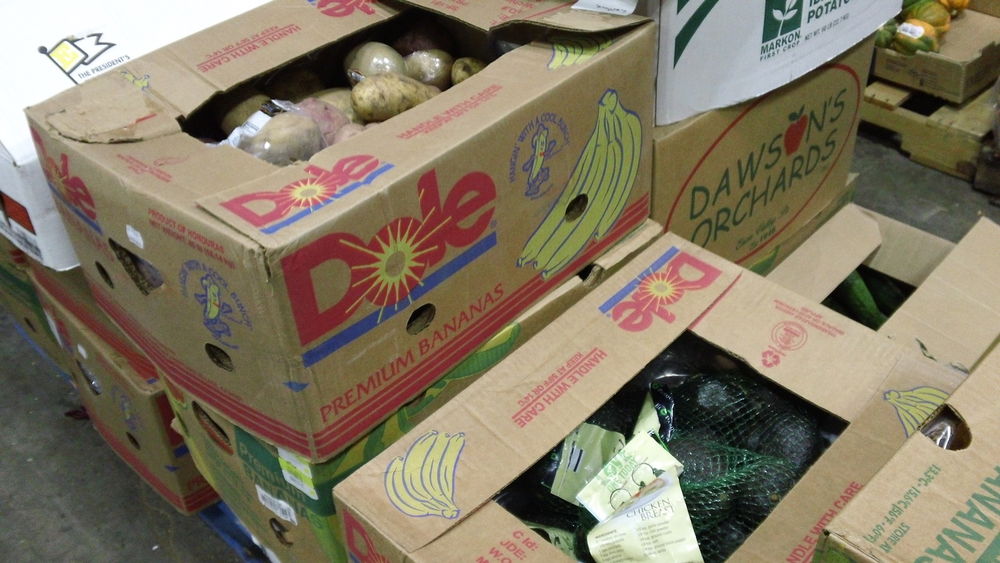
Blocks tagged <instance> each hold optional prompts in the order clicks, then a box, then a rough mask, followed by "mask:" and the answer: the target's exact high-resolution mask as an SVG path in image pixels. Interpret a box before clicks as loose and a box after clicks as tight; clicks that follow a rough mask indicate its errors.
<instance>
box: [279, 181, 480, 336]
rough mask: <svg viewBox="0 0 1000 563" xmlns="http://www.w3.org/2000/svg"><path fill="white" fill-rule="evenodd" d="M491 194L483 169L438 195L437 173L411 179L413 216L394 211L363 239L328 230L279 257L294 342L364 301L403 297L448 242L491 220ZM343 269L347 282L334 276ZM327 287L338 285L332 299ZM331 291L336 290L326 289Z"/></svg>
mask: <svg viewBox="0 0 1000 563" xmlns="http://www.w3.org/2000/svg"><path fill="white" fill-rule="evenodd" d="M496 196H497V192H496V185H495V184H494V182H493V179H492V178H490V176H489V175H488V174H486V173H484V172H470V173H468V174H466V175H465V176H463V177H462V178H460V179H459V180H458V181H457V182H456V183H455V185H454V187H452V189H451V191H450V192H449V193H448V195H447V198H445V199H444V200H443V201H442V196H441V190H440V188H439V186H438V180H437V174H436V172H435V171H434V170H430V171H429V172H426V173H424V174H423V176H421V177H420V179H419V180H418V181H417V200H418V202H419V206H420V217H398V218H396V219H393V220H391V221H389V222H388V223H386V224H385V225H384V226H383V227H382V228H380V229H379V230H378V231H377V232H376V233H375V234H374V235H373V236H372V237H371V238H370V239H368V240H367V241H366V240H363V239H362V238H361V237H359V236H358V235H356V234H354V233H350V232H333V233H330V234H327V235H324V236H321V237H319V238H318V239H316V240H314V241H312V242H310V243H309V244H306V245H305V246H303V247H302V248H300V249H298V250H296V251H295V252H294V253H292V254H290V255H288V256H286V257H284V258H283V259H282V260H281V268H282V271H283V272H284V275H285V285H286V288H287V291H288V299H289V302H290V304H291V308H292V314H293V317H294V319H295V325H296V328H297V330H298V333H299V340H300V342H301V344H302V345H307V344H309V343H310V342H313V341H314V340H316V339H317V338H319V337H320V336H323V335H324V334H326V333H328V332H329V331H331V330H333V329H334V328H336V327H338V326H339V325H340V324H342V323H343V322H344V321H346V320H347V319H349V318H350V317H351V316H352V315H353V314H354V313H355V312H356V311H357V310H358V308H359V307H361V306H362V305H363V304H364V303H365V302H367V303H371V304H373V305H375V306H378V307H381V308H388V307H391V306H393V305H395V304H397V303H400V302H401V301H403V300H405V299H407V297H408V296H409V295H410V292H411V291H412V290H413V289H414V288H415V287H417V286H418V285H420V284H421V283H422V282H423V279H424V274H425V273H427V271H428V269H430V268H431V267H432V266H434V265H435V264H437V263H438V262H440V261H441V260H442V259H443V258H444V256H445V252H446V250H447V249H448V247H452V248H464V247H467V246H470V245H472V244H473V243H474V242H476V241H478V240H479V239H480V238H481V237H482V236H483V235H484V234H485V233H486V231H487V229H488V228H489V227H490V225H491V222H492V220H493V213H494V202H495V200H496ZM338 262H339V263H340V264H341V265H342V266H346V267H347V272H348V274H349V276H350V278H349V280H343V279H338V278H341V277H342V273H343V272H344V269H343V268H338V267H337V263H338ZM330 288H344V289H342V291H343V295H342V296H341V297H340V299H339V300H337V301H336V302H335V303H333V304H330V305H323V304H326V303H329V302H330V301H331V299H330V298H329V294H330V292H331V289H330ZM334 291H336V290H334Z"/></svg>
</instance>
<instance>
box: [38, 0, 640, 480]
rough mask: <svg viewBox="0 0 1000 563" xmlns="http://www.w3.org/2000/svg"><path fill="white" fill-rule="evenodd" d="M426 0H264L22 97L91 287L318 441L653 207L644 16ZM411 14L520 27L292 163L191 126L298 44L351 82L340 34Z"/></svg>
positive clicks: (375, 416)
mask: <svg viewBox="0 0 1000 563" xmlns="http://www.w3.org/2000/svg"><path fill="white" fill-rule="evenodd" d="M438 4H439V3H437V2H430V1H427V2H408V3H407V6H406V7H405V10H404V8H402V7H400V5H399V4H396V3H392V4H389V3H374V2H345V1H332V0H331V1H324V2H319V3H316V4H315V5H313V4H309V3H305V2H301V1H299V0H276V1H274V2H271V3H268V4H266V5H264V6H261V7H259V8H257V9H255V10H253V11H250V12H248V13H247V14H244V15H241V16H239V17H236V18H233V19H231V20H228V21H226V22H224V23H222V24H219V25H218V26H215V27H212V28H210V29H208V30H206V31H205V32H202V33H196V34H194V35H192V36H190V37H188V38H186V39H184V40H181V41H178V42H176V43H173V44H171V45H169V46H168V47H165V48H163V49H160V50H157V51H154V52H152V53H150V54H149V55H147V56H144V57H141V58H137V59H135V60H132V61H129V62H128V63H126V64H125V65H124V66H123V67H122V69H121V72H117V73H114V74H112V75H108V76H106V77H105V76H101V77H98V78H96V79H93V80H90V81H88V82H85V83H83V84H81V85H79V86H77V87H75V88H73V89H71V90H69V91H67V92H65V93H63V94H60V95H58V96H56V97H53V98H51V99H49V100H47V101H45V102H43V103H41V104H39V105H36V106H33V107H31V108H29V109H28V110H27V114H28V118H29V121H30V124H31V128H32V132H33V133H32V134H33V135H34V138H35V139H36V143H37V150H38V153H39V158H40V159H41V160H42V161H43V162H44V163H46V164H45V170H46V171H47V174H48V176H47V178H48V181H49V182H50V184H51V186H52V189H53V190H55V191H57V192H58V193H60V194H62V196H63V197H60V198H59V202H60V207H59V209H60V211H61V212H62V214H63V217H64V219H65V221H66V223H67V226H68V230H69V232H70V236H71V238H72V240H73V243H74V245H75V246H76V247H77V250H78V254H79V255H80V257H81V258H80V260H81V268H82V269H83V271H84V273H85V275H86V276H87V279H88V281H89V282H90V283H91V285H92V288H93V293H94V298H95V300H96V301H97V302H98V303H99V305H100V306H101V307H102V308H103V309H104V310H105V311H106V312H107V313H108V314H109V316H110V317H111V318H112V319H113V320H114V321H115V323H116V324H118V325H119V326H120V327H121V328H122V329H123V331H124V332H125V333H126V334H127V335H128V336H129V337H130V338H131V339H133V340H134V341H135V342H136V343H137V344H138V345H139V347H140V348H141V349H142V350H143V351H144V352H145V353H146V354H147V355H148V356H149V357H150V358H151V359H152V360H153V361H155V362H156V363H157V364H158V365H160V366H161V367H162V368H163V370H164V372H165V374H166V377H168V378H170V379H171V381H172V382H174V383H176V384H177V386H178V387H179V388H181V389H183V390H184V391H185V392H187V393H189V394H191V395H192V396H194V397H197V398H198V399H200V400H202V401H203V402H205V403H206V404H208V405H210V406H212V407H214V408H215V409H217V410H218V411H219V412H220V413H222V414H224V415H225V416H227V417H230V418H231V419H232V420H233V421H234V422H235V423H237V424H239V425H240V426H241V427H242V428H244V429H246V430H247V431H249V432H252V433H253V434H254V435H256V436H259V437H261V438H263V439H264V440H266V441H268V442H269V443H272V444H274V445H280V446H282V447H284V448H287V449H288V450H289V451H293V452H296V453H298V454H300V455H303V456H305V457H307V458H309V459H310V460H312V461H322V460H325V459H329V458H330V457H331V456H332V455H334V454H336V453H337V452H338V451H341V450H342V449H343V448H345V447H346V446H347V445H349V444H350V443H351V442H353V441H355V440H356V439H357V438H358V437H360V436H362V435H364V433H365V432H366V431H368V430H370V429H371V428H373V427H374V426H375V425H376V424H377V423H378V422H379V421H381V420H383V419H384V418H385V417H387V416H388V415H389V414H390V413H392V412H395V411H396V410H398V409H399V408H400V407H401V406H402V405H403V404H404V403H405V402H406V401H407V400H409V399H410V398H412V397H414V396H415V395H417V394H418V393H419V392H420V391H422V390H423V389H425V388H426V387H428V386H429V385H430V384H431V383H433V382H434V381H435V380H436V379H437V378H439V377H440V376H441V375H443V374H444V373H446V372H447V371H448V369H450V368H451V367H453V366H454V365H455V364H457V363H458V362H459V361H460V360H461V359H462V358H464V357H465V356H467V355H468V354H469V353H471V352H472V351H473V350H475V349H476V348H477V347H478V346H479V345H480V344H482V343H483V342H484V341H485V340H486V339H487V338H489V336H491V335H492V334H494V333H496V332H497V331H499V330H500V329H501V328H502V327H504V326H506V325H507V324H509V322H510V321H511V320H513V319H514V318H515V317H516V316H517V315H518V314H519V313H520V312H521V311H523V310H525V308H527V307H528V306H529V305H530V304H531V303H533V302H535V301H537V300H538V299H539V298H540V297H541V296H542V295H544V294H545V293H546V292H548V291H551V290H552V289H553V288H555V287H558V285H559V284H560V283H562V282H563V281H564V280H566V279H568V278H569V276H572V275H574V274H575V273H576V272H577V271H578V270H579V269H580V268H581V267H583V266H584V265H586V264H588V263H590V262H591V261H592V260H593V259H594V258H595V257H596V256H598V255H599V254H601V253H602V252H604V251H605V250H607V248H608V247H609V246H610V245H611V244H613V243H614V242H615V241H617V240H619V239H621V238H622V237H623V236H624V235H625V234H627V233H628V232H630V231H632V230H634V229H635V228H637V227H638V226H639V225H640V224H641V223H642V222H643V221H644V220H645V219H646V218H647V217H648V215H649V186H650V181H651V170H652V158H651V151H650V148H651V146H652V145H651V138H652V130H651V129H652V127H651V126H652V122H653V118H652V111H653V76H654V62H653V57H652V56H651V54H652V52H653V50H654V43H655V28H654V26H653V25H652V24H648V23H647V20H645V19H643V18H640V17H622V18H607V17H601V16H597V15H594V14H590V13H587V12H578V11H574V10H572V9H571V7H570V6H569V5H567V4H566V3H565V2H555V1H546V2H532V3H515V4H511V3H505V2H503V3H498V2H490V3H477V4H474V5H472V4H470V5H465V4H462V5H459V4H447V5H445V6H443V7H436V6H437V5H438ZM411 5H412V6H411ZM400 10H404V11H400ZM425 12H426V13H427V14H429V15H431V16H433V17H435V18H439V19H440V21H441V22H442V25H445V26H447V28H448V29H449V30H451V31H452V33H453V36H454V37H455V38H456V41H457V43H459V45H460V47H461V49H462V51H463V52H465V53H474V54H479V55H480V56H481V57H487V55H489V54H490V53H492V52H493V51H491V49H492V47H491V44H490V42H489V41H488V39H490V40H491V39H493V38H494V37H496V38H498V39H503V42H501V43H496V44H498V45H504V46H506V48H509V47H510V46H512V45H521V46H520V47H517V48H514V49H513V50H510V51H509V52H507V53H506V54H503V55H502V56H499V57H498V58H496V59H495V60H492V62H491V63H490V64H489V66H487V67H486V68H485V69H484V70H482V71H481V72H480V73H478V74H476V75H475V76H473V77H472V78H471V79H469V80H466V81H464V82H462V83H460V84H458V85H456V86H454V87H452V88H450V89H448V90H446V91H444V92H442V93H441V94H439V95H437V96H435V97H434V98H432V99H430V100H429V101H427V102H424V103H423V104H421V105H420V106H418V107H416V108H412V109H411V110H409V111H407V112H404V113H403V114H401V115H398V116H396V117H395V118H392V119H390V120H388V121H385V122H382V123H379V124H378V125H376V126H375V127H373V128H371V129H369V130H366V131H365V132H364V133H363V134H361V135H358V136H356V137H354V138H351V139H349V140H348V141H345V142H342V143H338V144H335V145H332V146H330V147H328V148H326V149H325V150H322V151H320V152H319V153H317V154H316V155H314V156H313V157H312V158H311V159H310V160H309V161H308V162H300V163H296V164H292V165H289V166H284V167H278V166H274V165H271V164H269V163H267V162H264V161H263V160H259V159H256V158H254V157H253V156H251V155H250V154H248V153H245V152H243V151H240V150H236V149H233V148H232V147H229V146H224V147H220V146H214V145H213V144H210V143H206V142H204V141H203V140H202V139H201V138H200V137H196V135H195V134H193V133H190V132H189V131H194V130H195V129H198V130H199V131H201V130H202V129H201V128H203V127H207V129H212V128H213V127H214V128H216V129H217V128H218V125H217V124H215V122H214V121H213V119H212V118H211V116H208V114H209V113H211V111H210V107H211V104H212V102H213V99H214V98H216V97H217V96H219V95H220V93H223V92H227V91H231V90H233V89H234V88H235V87H236V86H238V85H246V84H249V83H252V82H253V81H255V80H263V78H261V77H270V74H268V73H272V74H273V72H272V71H275V70H276V69H279V68H280V70H284V69H285V68H286V66H287V65H289V64H292V63H294V64H296V65H298V64H303V65H313V66H312V67H311V68H314V69H316V70H315V72H317V73H321V74H323V75H324V77H326V80H327V81H328V82H327V83H326V84H331V85H332V84H344V83H346V82H345V81H346V79H345V78H341V74H342V71H341V67H342V59H343V54H344V52H345V51H347V49H348V48H350V47H353V46H355V45H357V44H359V43H361V42H362V41H365V40H368V39H371V38H387V36H390V35H395V34H398V33H401V31H400V30H401V29H403V28H404V26H405V25H406V24H407V22H410V21H413V20H412V18H416V17H417V16H418V15H421V14H424V13H425ZM532 40H535V41H532ZM147 76H148V79H146V78H145V77H147ZM132 77H143V78H142V80H133V78H132ZM264 86H266V84H262V86H261V87H264ZM206 104H207V105H206ZM199 110H201V111H199ZM206 124H207V125H206ZM209 125H210V126H211V127H209Z"/></svg>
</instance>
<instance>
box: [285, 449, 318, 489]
mask: <svg viewBox="0 0 1000 563" xmlns="http://www.w3.org/2000/svg"><path fill="white" fill-rule="evenodd" d="M278 465H280V466H281V474H282V475H284V477H285V481H288V483H289V484H291V485H292V486H293V487H295V488H296V489H298V490H300V491H302V492H303V493H305V494H306V496H308V497H309V498H311V499H313V500H319V494H317V493H316V485H315V484H314V483H313V480H312V469H311V468H310V467H309V462H308V461H307V460H306V459H305V458H304V457H302V456H300V455H298V454H296V453H294V452H290V451H288V450H286V449H284V448H278Z"/></svg>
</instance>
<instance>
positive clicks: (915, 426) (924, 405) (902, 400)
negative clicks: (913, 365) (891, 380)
mask: <svg viewBox="0 0 1000 563" xmlns="http://www.w3.org/2000/svg"><path fill="white" fill-rule="evenodd" d="M882 398H883V399H885V400H886V402H888V403H889V404H890V405H892V406H893V408H895V409H896V415H897V416H899V421H900V422H901V423H902V424H903V432H904V433H905V434H906V436H909V435H910V434H912V433H914V432H916V431H917V430H919V428H920V425H922V424H923V423H924V421H926V420H927V419H928V418H929V417H930V416H931V415H932V414H934V411H936V410H937V408H938V407H940V406H941V405H942V404H943V403H944V401H945V399H947V398H948V393H945V392H944V391H942V390H940V389H937V388H934V387H928V386H922V387H914V388H913V389H910V390H908V391H896V390H894V389H890V390H888V391H886V392H885V393H883V394H882Z"/></svg>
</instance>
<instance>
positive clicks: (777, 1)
mask: <svg viewBox="0 0 1000 563" xmlns="http://www.w3.org/2000/svg"><path fill="white" fill-rule="evenodd" d="M899 10H900V3H899V0H868V1H865V2H849V1H846V0H756V1H750V2H748V1H747V0H725V1H722V2H720V1H718V0H696V1H690V0H671V1H664V2H660V13H659V26H660V39H659V45H660V49H659V60H658V66H657V85H656V123H657V125H668V124H671V123H676V122H678V121H681V120H683V119H686V118H688V117H691V116H693V115H697V114H699V113H703V112H706V111H708V110H712V109H717V108H724V107H728V106H732V105H735V104H739V103H742V102H745V101H747V100H751V99H753V98H757V97H759V96H762V95H764V94H766V93H768V92H770V91H772V90H774V89H775V88H779V87H781V86H784V85H786V84H788V83H790V82H792V81H793V80H796V79H798V78H799V77H801V76H804V75H805V74H807V73H808V72H810V71H812V70H813V69H816V68H818V67H820V66H822V65H824V64H826V63H828V62H830V61H831V60H833V59H835V58H837V57H839V56H840V55H841V54H843V53H844V52H845V51H847V50H848V49H850V48H851V47H853V46H855V45H856V44H858V43H859V42H861V41H862V40H864V39H865V38H867V37H868V36H869V35H871V34H872V33H874V32H875V30H876V29H878V28H879V26H880V25H882V23H884V22H885V21H886V20H888V19H890V18H892V17H893V16H895V15H896V14H897V13H899Z"/></svg>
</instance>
